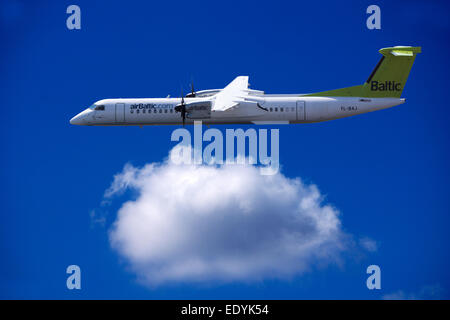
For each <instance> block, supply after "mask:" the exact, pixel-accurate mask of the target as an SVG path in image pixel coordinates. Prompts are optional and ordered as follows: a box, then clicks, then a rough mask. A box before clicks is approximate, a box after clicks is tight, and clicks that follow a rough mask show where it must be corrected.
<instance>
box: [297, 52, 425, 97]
mask: <svg viewBox="0 0 450 320" xmlns="http://www.w3.org/2000/svg"><path fill="white" fill-rule="evenodd" d="M420 52H421V48H420V47H391V48H383V49H381V50H380V53H381V54H382V55H383V56H382V57H381V60H380V61H379V62H378V64H377V65H376V67H375V69H374V70H373V71H372V73H371V74H370V76H369V78H368V79H367V81H366V82H365V83H364V84H363V85H359V86H354V87H347V88H342V89H336V90H330V91H323V92H318V93H312V94H307V95H305V96H319V97H367V98H400V96H401V94H402V91H403V88H404V87H405V84H406V80H407V79H408V76H409V72H410V71H411V67H412V65H413V63H414V59H415V58H416V55H417V53H420Z"/></svg>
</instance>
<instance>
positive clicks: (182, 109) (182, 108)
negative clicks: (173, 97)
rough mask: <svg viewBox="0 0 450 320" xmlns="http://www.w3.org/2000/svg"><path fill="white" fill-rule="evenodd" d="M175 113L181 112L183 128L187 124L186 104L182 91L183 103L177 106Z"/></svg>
mask: <svg viewBox="0 0 450 320" xmlns="http://www.w3.org/2000/svg"><path fill="white" fill-rule="evenodd" d="M175 112H181V118H182V119H183V127H184V124H185V122H186V104H185V103H184V97H183V90H181V103H180V104H179V105H177V106H175Z"/></svg>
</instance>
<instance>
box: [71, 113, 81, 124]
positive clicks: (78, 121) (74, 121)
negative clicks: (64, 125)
mask: <svg viewBox="0 0 450 320" xmlns="http://www.w3.org/2000/svg"><path fill="white" fill-rule="evenodd" d="M70 124H74V125H82V124H83V120H82V119H81V117H80V115H76V116H75V117H73V118H72V119H70Z"/></svg>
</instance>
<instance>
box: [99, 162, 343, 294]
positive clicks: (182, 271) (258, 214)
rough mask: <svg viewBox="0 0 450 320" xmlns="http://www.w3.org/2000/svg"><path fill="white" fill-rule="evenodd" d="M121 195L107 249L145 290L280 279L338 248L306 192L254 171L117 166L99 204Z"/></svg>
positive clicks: (330, 222) (330, 220)
mask: <svg viewBox="0 0 450 320" xmlns="http://www.w3.org/2000/svg"><path fill="white" fill-rule="evenodd" d="M127 189H131V190H134V192H135V193H136V197H135V198H133V200H129V201H126V202H124V203H123V204H122V205H121V208H120V209H119V211H118V215H117V219H116V221H115V222H114V224H113V226H112V228H111V230H110V233H109V236H110V243H111V245H112V247H113V248H114V249H116V250H117V251H118V252H119V253H120V255H121V256H123V257H124V258H126V261H127V262H128V263H129V265H130V267H131V269H132V270H133V271H134V272H136V273H137V275H138V276H139V279H140V280H141V281H143V282H144V283H146V284H148V285H158V284H161V283H165V282H204V281H210V280H213V281H221V282H222V281H225V282H226V281H254V280H260V279H265V278H284V277H290V276H293V275H296V274H300V273H303V272H305V271H307V270H309V269H310V268H311V267H313V266H315V265H319V264H320V265H323V264H329V263H335V262H338V261H339V256H340V253H341V252H342V251H343V250H345V249H346V246H347V239H348V237H347V235H346V234H345V233H344V232H343V231H342V229H341V221H340V219H339V212H338V210H337V209H336V208H334V207H332V206H331V205H329V204H326V203H323V196H322V195H321V193H320V192H319V190H318V188H317V187H316V186H315V185H306V184H304V183H303V182H302V181H301V180H300V179H298V178H297V179H290V178H287V177H285V176H284V175H282V174H276V175H273V176H263V175H261V174H260V173H259V170H258V168H256V167H254V166H250V165H247V166H238V165H232V166H195V165H175V164H173V163H171V162H170V161H165V162H163V163H160V164H158V163H153V164H148V165H146V166H144V167H143V168H136V167H134V166H132V165H130V164H127V165H126V166H125V167H124V169H123V171H122V172H121V173H119V174H118V175H116V176H115V177H114V181H113V183H112V185H111V186H110V188H109V189H108V190H107V191H106V192H105V197H106V198H107V199H109V198H111V197H113V196H114V195H117V194H122V193H123V192H124V191H125V190H127Z"/></svg>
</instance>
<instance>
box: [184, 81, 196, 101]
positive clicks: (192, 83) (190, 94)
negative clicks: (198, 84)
mask: <svg viewBox="0 0 450 320" xmlns="http://www.w3.org/2000/svg"><path fill="white" fill-rule="evenodd" d="M195 95H196V94H195V90H194V81H191V93H188V94H187V95H186V98H195Z"/></svg>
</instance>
